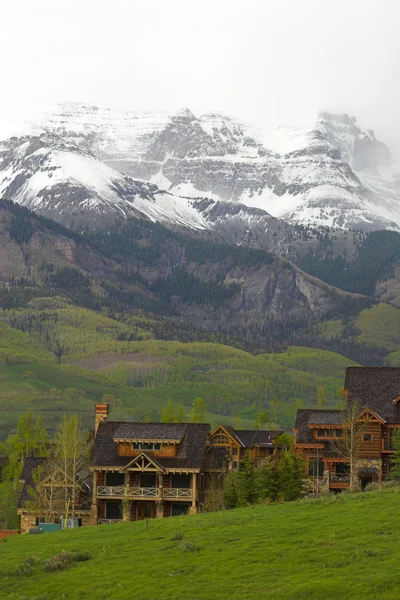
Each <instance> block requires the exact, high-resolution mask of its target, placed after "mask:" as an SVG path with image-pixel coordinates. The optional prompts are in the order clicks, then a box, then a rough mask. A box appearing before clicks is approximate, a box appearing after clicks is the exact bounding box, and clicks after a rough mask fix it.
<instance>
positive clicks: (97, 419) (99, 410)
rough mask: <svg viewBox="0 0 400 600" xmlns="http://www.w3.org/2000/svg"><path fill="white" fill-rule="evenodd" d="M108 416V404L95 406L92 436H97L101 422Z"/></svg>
mask: <svg viewBox="0 0 400 600" xmlns="http://www.w3.org/2000/svg"><path fill="white" fill-rule="evenodd" d="M109 414H110V405H109V404H96V409H95V415H94V435H95V436H96V435H97V430H98V428H99V425H100V423H101V422H102V421H107V419H108V417H109Z"/></svg>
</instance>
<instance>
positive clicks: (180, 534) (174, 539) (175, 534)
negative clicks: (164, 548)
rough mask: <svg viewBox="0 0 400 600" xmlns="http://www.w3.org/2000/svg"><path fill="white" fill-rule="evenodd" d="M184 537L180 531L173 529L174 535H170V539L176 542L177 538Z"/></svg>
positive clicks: (181, 538)
mask: <svg viewBox="0 0 400 600" xmlns="http://www.w3.org/2000/svg"><path fill="white" fill-rule="evenodd" d="M183 538H184V534H183V532H182V531H175V533H174V535H173V536H172V538H171V540H172V541H173V542H177V541H179V540H183Z"/></svg>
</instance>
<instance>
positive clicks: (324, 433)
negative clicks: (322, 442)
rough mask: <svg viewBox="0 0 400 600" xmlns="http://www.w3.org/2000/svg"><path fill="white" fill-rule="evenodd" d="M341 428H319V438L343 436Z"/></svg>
mask: <svg viewBox="0 0 400 600" xmlns="http://www.w3.org/2000/svg"><path fill="white" fill-rule="evenodd" d="M342 435H343V434H342V430H341V429H317V435H316V437H317V438H334V437H342Z"/></svg>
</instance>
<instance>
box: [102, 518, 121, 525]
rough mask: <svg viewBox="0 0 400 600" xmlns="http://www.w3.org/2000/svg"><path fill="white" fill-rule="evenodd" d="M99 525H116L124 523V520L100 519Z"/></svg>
mask: <svg viewBox="0 0 400 600" xmlns="http://www.w3.org/2000/svg"><path fill="white" fill-rule="evenodd" d="M97 522H98V524H99V525H114V524H115V523H122V522H123V521H122V519H98V521H97Z"/></svg>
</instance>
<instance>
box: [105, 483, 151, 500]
mask: <svg viewBox="0 0 400 600" xmlns="http://www.w3.org/2000/svg"><path fill="white" fill-rule="evenodd" d="M97 495H98V496H102V497H105V498H106V497H110V496H112V497H114V498H115V497H117V498H159V496H160V491H159V488H156V487H128V486H126V487H125V486H123V485H118V486H113V485H98V486H97Z"/></svg>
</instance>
